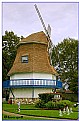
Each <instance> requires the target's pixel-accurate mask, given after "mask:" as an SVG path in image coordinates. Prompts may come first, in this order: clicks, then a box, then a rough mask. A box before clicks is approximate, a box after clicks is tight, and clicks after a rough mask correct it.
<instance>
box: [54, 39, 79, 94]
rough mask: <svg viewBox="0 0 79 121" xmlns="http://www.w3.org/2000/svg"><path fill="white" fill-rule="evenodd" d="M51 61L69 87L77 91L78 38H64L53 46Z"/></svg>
mask: <svg viewBox="0 0 79 121" xmlns="http://www.w3.org/2000/svg"><path fill="white" fill-rule="evenodd" d="M52 63H53V66H54V67H55V68H56V70H57V72H58V73H59V75H60V77H61V80H62V81H64V82H66V83H67V84H69V89H70V90H72V91H74V92H76V93H77V91H78V40H75V39H71V38H68V39H64V40H63V42H61V43H58V45H56V46H54V47H53V51H52Z"/></svg>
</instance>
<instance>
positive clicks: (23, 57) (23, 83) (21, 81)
mask: <svg viewBox="0 0 79 121" xmlns="http://www.w3.org/2000/svg"><path fill="white" fill-rule="evenodd" d="M8 76H10V80H7V81H5V82H4V83H3V87H4V88H9V89H10V95H9V97H14V98H15V99H37V98H38V94H39V93H51V92H52V90H53V89H56V88H62V82H61V81H58V80H57V77H58V73H57V72H56V70H55V69H54V67H53V66H51V65H50V59H49V54H48V39H47V37H46V35H45V34H44V32H43V31H41V32H37V33H34V34H31V35H29V36H28V37H26V38H24V39H22V40H21V41H20V42H19V44H18V45H17V54H16V58H15V61H14V63H13V66H12V68H11V69H10V71H9V72H8Z"/></svg>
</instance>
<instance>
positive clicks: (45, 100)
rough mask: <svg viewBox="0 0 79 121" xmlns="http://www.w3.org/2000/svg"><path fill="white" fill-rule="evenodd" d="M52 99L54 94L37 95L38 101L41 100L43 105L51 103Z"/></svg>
mask: <svg viewBox="0 0 79 121" xmlns="http://www.w3.org/2000/svg"><path fill="white" fill-rule="evenodd" d="M53 97H54V94H47V93H44V94H39V99H41V100H43V101H44V102H45V103H47V102H48V101H52V98H53Z"/></svg>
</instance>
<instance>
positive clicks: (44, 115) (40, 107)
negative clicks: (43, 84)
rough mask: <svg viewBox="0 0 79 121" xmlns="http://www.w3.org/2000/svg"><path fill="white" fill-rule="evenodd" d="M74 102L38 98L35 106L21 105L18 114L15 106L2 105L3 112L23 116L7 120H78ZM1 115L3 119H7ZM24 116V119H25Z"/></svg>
mask: <svg viewBox="0 0 79 121" xmlns="http://www.w3.org/2000/svg"><path fill="white" fill-rule="evenodd" d="M75 103H76V102H71V101H69V100H59V101H57V100H52V97H51V96H47V97H45V96H40V99H39V100H38V101H36V103H35V104H21V105H20V112H18V105H17V104H7V103H3V110H4V111H7V112H9V113H15V114H20V115H23V117H19V118H17V117H13V116H12V117H10V115H8V116H9V119H11V118H13V119H22V120H23V119H28V120H30V119H31V120H35V119H36V120H39V119H40V120H47V119H50V120H52V119H74V120H77V119H78V106H75V107H74V104H75ZM8 116H7V115H5V114H3V119H8ZM25 116H26V117H25Z"/></svg>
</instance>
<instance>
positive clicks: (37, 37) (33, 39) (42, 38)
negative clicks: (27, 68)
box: [18, 31, 48, 45]
mask: <svg viewBox="0 0 79 121" xmlns="http://www.w3.org/2000/svg"><path fill="white" fill-rule="evenodd" d="M25 43H41V44H48V39H47V36H46V35H45V33H44V32H43V31H41V32H37V33H33V34H31V35H29V36H28V37H26V38H23V39H22V40H21V41H20V42H19V44H18V45H20V44H25Z"/></svg>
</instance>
